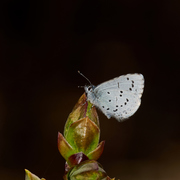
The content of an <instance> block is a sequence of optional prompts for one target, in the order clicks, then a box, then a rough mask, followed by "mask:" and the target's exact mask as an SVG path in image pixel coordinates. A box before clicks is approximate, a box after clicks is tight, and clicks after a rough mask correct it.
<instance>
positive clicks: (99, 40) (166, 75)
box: [0, 0, 180, 180]
mask: <svg viewBox="0 0 180 180" xmlns="http://www.w3.org/2000/svg"><path fill="white" fill-rule="evenodd" d="M0 22H1V23H0V179H1V180H11V179H13V180H23V179H24V168H27V169H29V170H30V171H31V172H33V173H35V174H36V175H38V176H39V177H44V178H46V179H47V180H52V179H53V180H58V179H62V176H63V173H64V163H65V161H64V159H63V158H62V157H61V155H60V154H59V152H58V149H57V133H58V131H60V132H63V129H64V125H65V122H66V119H67V117H68V115H69V113H70V112H71V110H72V108H73V106H74V105H75V103H76V102H77V100H78V99H79V97H80V96H81V95H82V94H83V92H84V90H83V89H81V88H78V86H81V85H85V84H87V81H86V80H85V79H84V78H83V77H82V76H80V75H79V74H78V73H77V71H78V70H80V71H81V72H82V73H83V74H84V75H85V76H87V77H88V78H89V79H90V80H91V82H92V83H93V84H94V85H98V84H100V83H102V82H104V81H107V80H110V79H112V78H114V77H117V76H120V75H123V74H127V73H136V72H137V73H142V74H143V75H144V77H145V89H144V94H143V97H142V104H141V106H140V108H139V110H138V111H137V113H136V114H135V115H134V116H132V117H131V118H129V119H128V120H127V121H124V122H122V123H119V122H117V121H116V120H115V119H110V120H108V119H107V118H106V117H105V116H104V115H103V114H102V113H101V112H100V111H98V114H99V118H100V127H101V140H105V141H106V144H105V149H104V153H103V154H102V156H101V158H100V159H99V162H100V163H101V164H102V165H103V167H104V169H105V170H106V172H107V173H108V175H109V176H110V177H116V178H120V179H122V180H132V179H133V180H162V179H163V180H177V179H180V171H179V169H180V110H179V107H180V106H179V102H180V75H179V71H180V68H179V67H180V65H179V60H180V50H179V49H180V2H179V1H176V0H171V1H168V0H159V1H155V0H154V1H153V0H147V1H143V0H136V1H134V0H112V1H108V0H105V1H102V0H91V1H89V0H79V1H71V0H68V1H65V0H64V1H56V0H26V1H24V0H6V1H5V0H2V1H1V2H0Z"/></svg>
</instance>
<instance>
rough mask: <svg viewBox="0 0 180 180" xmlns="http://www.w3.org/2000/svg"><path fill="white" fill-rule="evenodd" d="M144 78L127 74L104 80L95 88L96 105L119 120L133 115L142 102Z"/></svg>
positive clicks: (109, 116)
mask: <svg viewBox="0 0 180 180" xmlns="http://www.w3.org/2000/svg"><path fill="white" fill-rule="evenodd" d="M143 88H144V78H143V75H141V74H127V75H123V76H120V77H117V78H114V79H112V80H110V81H107V82H104V83H102V84H100V85H99V86H97V87H96V88H95V89H94V95H95V97H96V99H95V100H94V102H93V103H94V105H95V106H97V107H98V108H99V109H101V111H102V112H103V113H104V114H105V115H106V116H107V117H108V118H111V117H114V118H116V119H117V120H118V121H121V120H123V119H126V118H128V117H130V116H132V115H133V114H134V113H135V112H136V111H137V109H138V108H139V106H140V104H141V96H142V92H143Z"/></svg>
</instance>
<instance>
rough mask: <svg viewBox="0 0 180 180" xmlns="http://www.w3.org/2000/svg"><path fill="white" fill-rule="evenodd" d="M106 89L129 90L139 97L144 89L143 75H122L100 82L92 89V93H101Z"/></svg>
mask: <svg viewBox="0 0 180 180" xmlns="http://www.w3.org/2000/svg"><path fill="white" fill-rule="evenodd" d="M107 89H120V90H122V91H123V90H125V91H130V92H131V93H134V94H137V95H138V96H139V97H141V96H142V92H143V89H144V77H143V75H142V74H127V75H122V76H119V77H117V78H114V79H112V80H109V81H106V82H104V83H102V84H100V85H99V86H97V87H96V88H95V89H94V93H95V94H101V93H102V92H103V91H104V90H107Z"/></svg>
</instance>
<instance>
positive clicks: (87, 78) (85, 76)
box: [78, 71, 92, 85]
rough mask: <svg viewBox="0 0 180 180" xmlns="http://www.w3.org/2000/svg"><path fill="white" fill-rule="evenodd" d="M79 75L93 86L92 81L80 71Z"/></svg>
mask: <svg viewBox="0 0 180 180" xmlns="http://www.w3.org/2000/svg"><path fill="white" fill-rule="evenodd" d="M78 73H79V74H80V75H81V76H82V77H84V78H85V79H86V80H87V81H88V82H89V83H90V85H92V83H91V81H90V80H89V79H88V78H87V77H86V76H84V74H82V73H81V72H80V71H78Z"/></svg>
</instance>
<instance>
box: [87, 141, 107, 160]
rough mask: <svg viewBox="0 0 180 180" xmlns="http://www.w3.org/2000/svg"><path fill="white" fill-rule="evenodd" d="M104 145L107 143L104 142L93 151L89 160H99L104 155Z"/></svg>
mask: <svg viewBox="0 0 180 180" xmlns="http://www.w3.org/2000/svg"><path fill="white" fill-rule="evenodd" d="M104 144H105V141H102V142H101V143H100V144H99V145H98V147H97V148H96V149H95V150H94V151H91V152H90V153H89V154H88V155H87V156H88V158H89V159H93V160H98V159H99V158H100V156H101V154H102V153H103V150H104Z"/></svg>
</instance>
